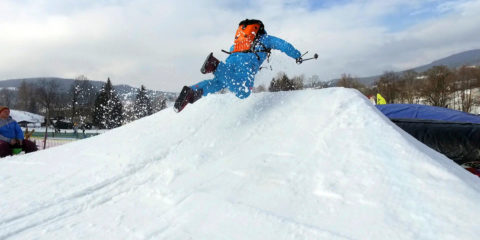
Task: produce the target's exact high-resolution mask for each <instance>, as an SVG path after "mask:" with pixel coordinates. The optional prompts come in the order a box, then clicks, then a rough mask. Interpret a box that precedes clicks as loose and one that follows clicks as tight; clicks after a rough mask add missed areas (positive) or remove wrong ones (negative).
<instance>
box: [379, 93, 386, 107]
mask: <svg viewBox="0 0 480 240" xmlns="http://www.w3.org/2000/svg"><path fill="white" fill-rule="evenodd" d="M381 104H387V101H385V98H383V97H382V95H380V93H377V105H381Z"/></svg>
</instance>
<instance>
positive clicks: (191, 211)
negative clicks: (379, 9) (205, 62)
mask: <svg viewBox="0 0 480 240" xmlns="http://www.w3.org/2000/svg"><path fill="white" fill-rule="evenodd" d="M0 196H1V197H0V239H209V240H211V239H262V240H263V239H275V240H278V239H382V240H383V239H463V240H465V239H478V237H479V236H480V228H479V226H480V219H479V215H478V213H479V212H480V204H479V202H480V180H479V179H478V177H476V176H474V175H472V174H470V173H468V172H467V171H465V170H464V169H462V168H461V167H459V166H457V165H456V164H455V163H453V162H452V161H451V160H449V159H447V158H446V157H444V156H443V155H441V154H439V153H437V152H434V151H433V150H431V149H429V148H427V147H426V146H425V145H423V144H421V143H420V142H418V141H416V140H415V139H414V138H412V137H411V136H409V135H408V134H406V133H405V132H403V131H402V130H400V129H399V128H398V127H396V126H395V125H394V124H393V123H391V122H390V121H389V120H388V119H387V118H386V117H385V116H383V115H382V114H381V113H380V112H379V111H378V110H377V109H376V108H375V107H374V106H373V105H371V103H370V102H369V101H368V100H367V99H366V98H364V97H363V96H362V95H361V94H360V93H359V92H357V91H355V90H349V89H343V88H330V89H323V90H305V91H296V92H280V93H258V94H253V95H252V96H250V97H249V98H247V99H244V100H240V99H237V98H235V97H234V96H233V94H225V95H211V96H208V97H206V98H202V99H201V100H199V101H198V102H196V103H195V104H194V105H189V106H187V108H186V109H185V110H184V111H182V112H181V113H179V114H177V113H175V112H174V111H173V110H172V109H167V110H164V111H161V112H159V113H157V114H155V115H153V116H150V117H147V118H144V119H141V120H138V121H135V122H133V123H131V124H128V125H125V126H123V127H120V128H118V129H115V130H112V131H110V132H108V133H105V134H102V135H100V136H97V137H93V138H89V139H86V140H82V141H78V142H74V143H71V144H66V145H63V146H60V147H56V148H52V149H48V150H45V151H40V152H36V153H33V154H27V155H23V156H15V157H7V158H4V159H0Z"/></svg>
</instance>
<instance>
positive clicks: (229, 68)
mask: <svg viewBox="0 0 480 240" xmlns="http://www.w3.org/2000/svg"><path fill="white" fill-rule="evenodd" d="M258 41H259V42H260V43H261V44H257V46H256V48H255V50H256V51H258V52H256V53H251V52H249V53H242V52H236V53H232V54H230V56H228V58H227V59H226V60H225V63H223V62H220V63H219V65H218V67H217V69H216V70H215V72H214V73H213V74H214V76H215V77H214V78H213V79H210V80H205V81H202V82H199V83H197V84H195V85H193V86H191V87H192V88H193V89H203V95H204V96H206V95H208V94H209V93H214V92H218V91H220V90H222V89H224V88H228V89H229V90H230V91H231V92H233V93H235V95H236V96H237V97H239V98H246V97H248V96H249V95H250V93H251V90H252V88H253V84H254V80H255V74H257V72H258V70H260V66H261V65H262V63H263V62H264V61H265V59H266V58H267V53H266V52H261V50H263V49H264V48H267V49H272V50H280V51H282V52H283V53H285V54H287V56H289V57H291V58H293V59H297V58H299V57H301V53H300V52H299V51H298V50H297V49H295V48H294V47H293V46H292V44H290V43H288V42H287V41H285V40H283V39H280V38H278V37H274V36H271V35H268V34H264V35H262V36H260V37H259V39H258ZM230 51H233V46H232V47H231V48H230Z"/></svg>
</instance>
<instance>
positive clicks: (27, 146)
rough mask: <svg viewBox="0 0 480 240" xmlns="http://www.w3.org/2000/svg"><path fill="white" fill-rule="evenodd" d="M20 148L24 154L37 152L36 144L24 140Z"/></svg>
mask: <svg viewBox="0 0 480 240" xmlns="http://www.w3.org/2000/svg"><path fill="white" fill-rule="evenodd" d="M22 148H23V150H24V151H25V153H29V152H35V151H37V150H38V147H37V144H35V143H34V142H32V141H30V140H26V139H25V140H23V144H22Z"/></svg>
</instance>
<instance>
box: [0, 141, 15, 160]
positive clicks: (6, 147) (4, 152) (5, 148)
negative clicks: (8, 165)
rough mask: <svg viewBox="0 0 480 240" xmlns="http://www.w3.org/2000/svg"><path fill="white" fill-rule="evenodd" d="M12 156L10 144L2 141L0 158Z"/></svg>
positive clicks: (0, 143)
mask: <svg viewBox="0 0 480 240" xmlns="http://www.w3.org/2000/svg"><path fill="white" fill-rule="evenodd" d="M11 154H12V149H11V148H10V144H9V143H7V142H5V141H0V157H2V158H3V157H6V156H9V155H11Z"/></svg>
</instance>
